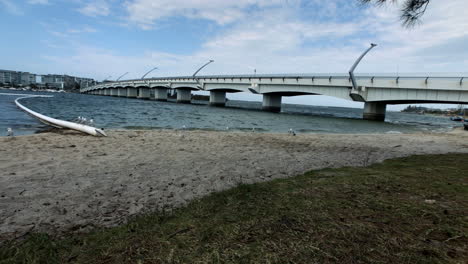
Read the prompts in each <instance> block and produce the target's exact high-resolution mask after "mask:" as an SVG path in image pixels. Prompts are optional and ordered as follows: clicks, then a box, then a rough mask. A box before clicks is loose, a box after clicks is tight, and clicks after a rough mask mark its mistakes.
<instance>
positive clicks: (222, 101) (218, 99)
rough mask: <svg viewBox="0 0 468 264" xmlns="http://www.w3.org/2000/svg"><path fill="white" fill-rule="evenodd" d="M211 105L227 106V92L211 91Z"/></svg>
mask: <svg viewBox="0 0 468 264" xmlns="http://www.w3.org/2000/svg"><path fill="white" fill-rule="evenodd" d="M210 105H211V106H225V105H226V92H225V91H210Z"/></svg>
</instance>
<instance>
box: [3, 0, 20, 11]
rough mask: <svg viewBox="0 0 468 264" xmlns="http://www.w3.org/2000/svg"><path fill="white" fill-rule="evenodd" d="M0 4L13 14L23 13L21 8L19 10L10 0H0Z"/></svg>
mask: <svg viewBox="0 0 468 264" xmlns="http://www.w3.org/2000/svg"><path fill="white" fill-rule="evenodd" d="M0 5H3V7H4V8H5V10H6V11H7V12H8V13H10V14H13V15H23V14H24V13H23V10H21V9H20V8H19V7H18V6H17V5H16V4H14V3H13V2H12V1H10V0H0Z"/></svg>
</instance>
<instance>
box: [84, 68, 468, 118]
mask: <svg viewBox="0 0 468 264" xmlns="http://www.w3.org/2000/svg"><path fill="white" fill-rule="evenodd" d="M356 82H357V86H356V88H353V85H352V81H351V79H350V78H349V77H346V76H323V75H320V76H311V75H298V76H293V75H219V76H197V77H193V76H180V77H161V78H151V79H136V80H124V81H119V82H106V83H101V84H98V85H94V86H91V87H87V88H83V89H81V93H86V94H94V95H107V96H120V97H128V98H140V99H153V100H159V101H166V100H167V98H168V96H167V95H168V91H169V90H170V89H175V90H176V91H177V103H190V102H191V91H209V92H210V105H212V106H224V105H225V103H226V93H238V92H246V93H255V94H261V95H263V105H262V106H263V109H264V110H266V111H272V112H280V111H281V99H282V97H283V96H299V95H327V96H333V97H337V98H341V99H345V100H350V101H358V102H363V103H364V114H363V118H364V119H367V120H379V121H383V120H385V111H386V106H387V104H413V103H442V104H468V78H462V77H453V78H450V77H378V76H375V77H372V76H357V77H356Z"/></svg>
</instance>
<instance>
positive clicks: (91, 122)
mask: <svg viewBox="0 0 468 264" xmlns="http://www.w3.org/2000/svg"><path fill="white" fill-rule="evenodd" d="M88 125H90V126H92V125H94V119H92V118H91V119H89V122H88Z"/></svg>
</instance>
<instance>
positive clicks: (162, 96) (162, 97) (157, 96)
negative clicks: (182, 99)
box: [154, 87, 167, 101]
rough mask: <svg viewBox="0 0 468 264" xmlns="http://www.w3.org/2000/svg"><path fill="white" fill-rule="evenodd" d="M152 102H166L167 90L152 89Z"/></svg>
mask: <svg viewBox="0 0 468 264" xmlns="http://www.w3.org/2000/svg"><path fill="white" fill-rule="evenodd" d="M154 100H156V101H167V88H161V87H159V88H155V89H154Z"/></svg>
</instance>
